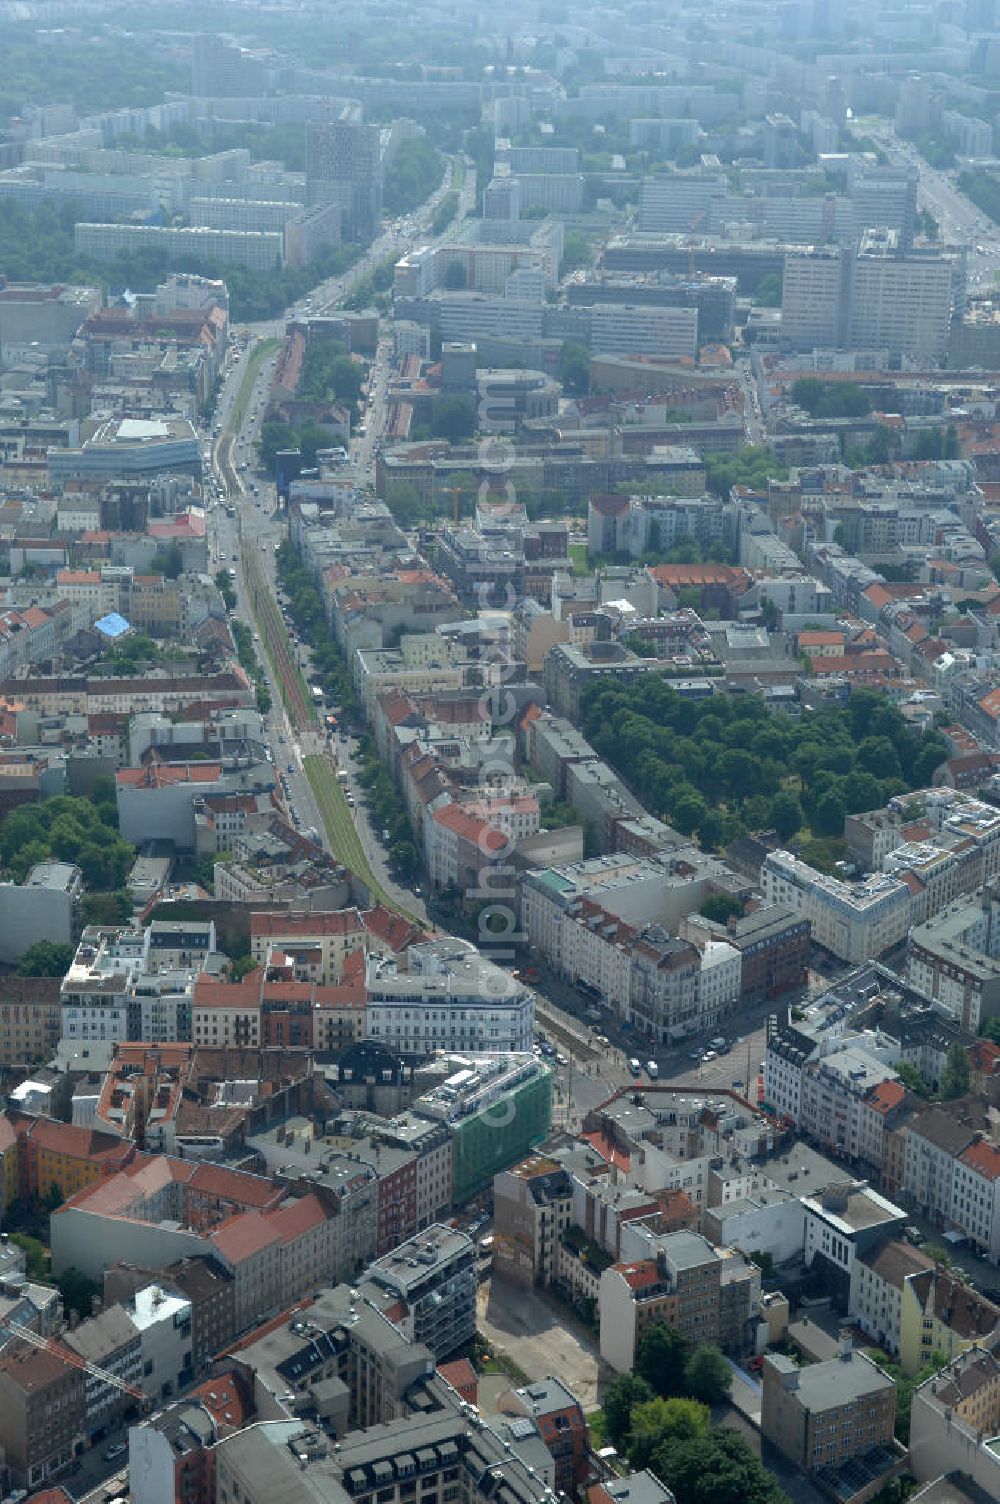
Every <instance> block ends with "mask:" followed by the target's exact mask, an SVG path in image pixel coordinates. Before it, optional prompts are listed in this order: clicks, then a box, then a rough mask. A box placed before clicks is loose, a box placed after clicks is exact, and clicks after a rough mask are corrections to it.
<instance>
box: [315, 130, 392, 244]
mask: <svg viewBox="0 0 1000 1504" xmlns="http://www.w3.org/2000/svg"><path fill="white" fill-rule="evenodd" d="M306 203H307V204H310V205H313V204H335V205H337V206H338V207H339V209H340V210H341V214H342V218H343V226H344V234H345V237H346V238H347V239H351V238H353V237H358V238H363V237H366V236H371V235H374V233H375V232H376V230H377V228H378V223H379V218H380V216H381V212H382V154H381V132H380V130H379V128H378V126H377V125H363V124H361V123H360V122H358V121H354V120H346V119H340V120H310V121H307V123H306Z"/></svg>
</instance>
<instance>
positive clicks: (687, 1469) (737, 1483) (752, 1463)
mask: <svg viewBox="0 0 1000 1504" xmlns="http://www.w3.org/2000/svg"><path fill="white" fill-rule="evenodd" d="M651 1467H652V1470H653V1472H654V1473H655V1474H656V1476H657V1478H659V1480H660V1482H661V1483H664V1484H665V1485H666V1486H667V1488H669V1489H672V1490H673V1492H674V1494H675V1495H676V1498H677V1504H787V1501H786V1500H785V1495H784V1494H783V1493H782V1492H781V1490H780V1489H779V1488H778V1485H777V1483H776V1481H775V1479H774V1477H773V1476H772V1475H771V1474H770V1473H769V1472H768V1471H767V1469H766V1468H765V1467H764V1466H763V1464H762V1463H761V1462H760V1461H759V1460H758V1459H757V1458H756V1457H755V1456H754V1454H753V1452H752V1451H751V1450H750V1448H749V1447H748V1446H747V1444H746V1442H745V1441H744V1440H743V1437H742V1436H740V1435H739V1434H738V1432H736V1431H730V1430H727V1429H726V1428H725V1427H724V1426H720V1427H717V1428H716V1429H715V1430H713V1431H710V1432H709V1433H708V1435H707V1436H699V1437H696V1438H694V1440H692V1441H673V1440H667V1441H664V1442H662V1443H661V1444H660V1445H659V1446H658V1447H657V1448H656V1450H655V1451H654V1453H653V1457H652V1460H651Z"/></svg>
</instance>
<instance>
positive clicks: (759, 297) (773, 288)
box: [753, 272, 782, 308]
mask: <svg viewBox="0 0 1000 1504" xmlns="http://www.w3.org/2000/svg"><path fill="white" fill-rule="evenodd" d="M781 285H782V276H781V273H780V272H768V274H767V276H766V277H761V279H760V281H759V282H758V283H757V289H756V291H755V293H754V295H753V300H754V302H755V303H756V304H757V305H758V306H759V307H761V308H780V307H781Z"/></svg>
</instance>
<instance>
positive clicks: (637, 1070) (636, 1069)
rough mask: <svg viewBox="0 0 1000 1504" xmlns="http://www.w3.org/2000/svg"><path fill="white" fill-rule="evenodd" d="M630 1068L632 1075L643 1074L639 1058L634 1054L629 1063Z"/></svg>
mask: <svg viewBox="0 0 1000 1504" xmlns="http://www.w3.org/2000/svg"><path fill="white" fill-rule="evenodd" d="M628 1068H629V1073H630V1074H631V1075H633V1076H641V1075H642V1066H641V1065H640V1064H639V1062H638V1060H636V1058H635V1056H634V1055H633V1057H632V1059H631V1060H630V1061H629V1063H628Z"/></svg>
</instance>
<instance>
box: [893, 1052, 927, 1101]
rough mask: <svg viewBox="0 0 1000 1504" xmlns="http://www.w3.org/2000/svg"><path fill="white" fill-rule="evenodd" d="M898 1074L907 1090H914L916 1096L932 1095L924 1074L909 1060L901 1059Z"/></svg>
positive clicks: (897, 1068) (897, 1069)
mask: <svg viewBox="0 0 1000 1504" xmlns="http://www.w3.org/2000/svg"><path fill="white" fill-rule="evenodd" d="M896 1075H897V1076H898V1077H899V1079H900V1081H902V1083H903V1085H904V1086H905V1087H906V1089H907V1091H912V1092H913V1094H914V1096H917V1097H924V1098H925V1099H927V1098H929V1097H930V1094H931V1089H930V1086H929V1085H928V1083H927V1081H926V1080H925V1079H924V1076H923V1074H922V1073H921V1072H920V1071H919V1070H918V1069H917V1067H916V1066H915V1065H912V1064H911V1063H910V1061H909V1060H900V1061H899V1063H898V1064H897V1066H896Z"/></svg>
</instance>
